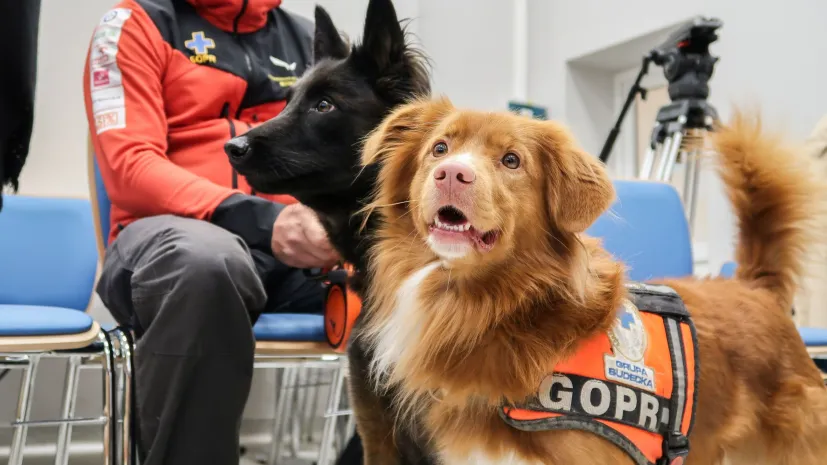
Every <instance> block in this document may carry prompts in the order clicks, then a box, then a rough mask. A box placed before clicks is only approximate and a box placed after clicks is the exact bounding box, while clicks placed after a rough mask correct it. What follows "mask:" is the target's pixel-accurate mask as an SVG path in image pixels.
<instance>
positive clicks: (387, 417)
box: [225, 0, 430, 465]
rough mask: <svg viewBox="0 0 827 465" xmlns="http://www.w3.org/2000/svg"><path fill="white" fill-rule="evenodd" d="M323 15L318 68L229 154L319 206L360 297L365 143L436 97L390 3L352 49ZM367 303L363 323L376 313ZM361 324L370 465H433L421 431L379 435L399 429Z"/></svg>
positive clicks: (361, 388)
mask: <svg viewBox="0 0 827 465" xmlns="http://www.w3.org/2000/svg"><path fill="white" fill-rule="evenodd" d="M315 16H316V18H315V19H316V31H315V37H314V61H315V64H314V66H313V67H312V68H310V69H309V70H308V71H307V72H306V73H305V74H304V76H303V77H302V78H301V79H300V80H299V81H298V82H297V83H296V84H295V85H294V86H293V88H292V91H291V93H290V95H289V97H288V103H287V106H286V107H285V109H284V110H283V111H282V113H281V114H280V115H279V116H278V117H276V118H274V119H272V120H270V121H268V122H266V123H264V124H262V125H261V126H259V127H257V128H255V129H252V130H251V131H249V132H247V133H246V134H244V135H242V136H239V137H236V138H234V139H232V140H231V141H229V142H228V143H227V145H226V147H225V151H226V152H227V155H228V156H229V157H230V162H231V163H232V165H233V166H234V167H235V169H236V170H237V171H238V172H239V173H241V174H242V175H243V176H245V177H246V178H247V181H248V182H249V183H250V185H251V186H253V188H255V189H256V190H258V191H260V192H264V193H273V194H276V193H278V194H289V195H292V196H293V197H295V198H296V199H297V200H298V201H299V202H301V203H303V204H304V205H306V206H308V207H310V208H312V209H313V210H315V211H316V213H317V214H318V216H319V218H320V220H321V222H322V224H323V225H324V227H325V229H326V230H327V233H328V236H329V237H330V239H331V242H332V243H333V245H334V247H336V249H337V250H338V252H339V253H340V254H341V255H342V257H343V259H344V260H345V261H347V262H349V263H351V264H353V265H354V267H355V268H356V271H357V273H356V277H355V278H354V279H353V280H352V281H351V282H350V283H349V284H350V285H351V286H352V287H354V289H355V290H356V291H357V292H360V293H361V291H362V289H363V286H362V283H361V282H360V279H361V276H364V275H365V273H364V271H366V270H367V267H368V266H369V263H367V250H368V249H369V247H370V245H371V243H370V241H371V237H370V231H371V230H372V229H373V225H372V222H371V221H370V219H369V218H368V220H367V222H366V225H365V227H364V229H363V228H362V226H363V220H364V217H363V216H362V215H361V214H360V213H358V212H359V211H360V209H361V208H362V207H363V206H364V205H365V204H366V203H367V202H368V201H369V199H370V196H371V193H372V190H373V187H374V184H375V181H376V170H375V167H370V166H369V167H366V168H364V169H363V167H362V166H361V163H360V157H361V148H362V142H363V139H364V138H365V137H366V136H367V135H368V134H369V133H370V132H371V131H372V130H373V129H374V128H375V127H377V126H378V125H379V123H380V122H381V121H382V119H383V118H384V117H385V116H386V115H387V114H388V113H389V112H390V111H391V110H392V109H394V108H395V107H397V106H398V105H401V104H403V103H406V102H407V101H409V100H412V99H414V98H416V97H420V96H427V95H428V94H429V93H430V82H429V77H428V72H427V59H426V57H425V56H424V55H423V54H422V53H420V52H419V51H418V50H416V49H414V48H413V47H412V46H411V45H410V44H408V43H407V42H406V40H405V32H404V31H403V29H402V27H401V26H400V24H399V21H398V19H397V16H396V11H395V10H394V7H393V4H392V2H391V0H371V1H370V3H369V5H368V11H367V15H366V19H365V27H364V34H363V38H362V43H361V44H358V45H356V46H353V47H352V48H350V47H348V45H347V44H346V42H345V41H344V40H343V39H342V37H341V36H340V34H339V32H338V30H337V29H336V27H335V26H334V24H333V22H332V20H331V19H330V17H329V16H328V14H327V12H325V10H324V9H323V8H321V7H317V8H316V15H315ZM363 297H367V296H363ZM368 300H369V299H366V300H365V302H364V303H363V311H362V315H361V316H360V320H361V319H363V318H365V317H366V316H367V315H369V314H370V311H369V305H370V303H369V301H368ZM359 326H360V322H359V321H357V323H356V327H355V328H354V329H353V333H352V334H353V337H351V340H350V341H349V347H348V357H349V360H350V365H351V369H352V374H351V376H350V378H349V379H350V383H351V385H350V392H351V395H352V397H353V398H352V401H353V402H354V406H355V411H356V415H357V425H358V426H359V431H360V434H362V435H363V437H364V438H365V439H364V442H365V444H364V447H365V456H366V458H367V459H368V462H367V463H371V464H377V463H378V464H380V465H386V464H391V463H399V462H402V463H411V464H413V463H428V462H429V461H428V460H427V459H426V457H425V455H426V454H424V453H423V451H422V450H421V448H420V447H419V446H418V444H419V441H418V440H416V439H415V438H416V437H417V436H418V435H417V434H416V433H415V432H414V431H411V430H408V431H404V432H400V431H399V430H397V435H396V436H397V437H396V438H395V441H393V442H394V443H395V444H394V446H393V447H391V448H388V447H387V445H386V444H384V445H377V441H375V440H374V439H373V438H375V437H377V436H381V441H379V442H384V441H386V440H387V438H388V437H389V436H390V434H391V433H390V432H391V431H393V430H394V428H393V427H394V424H393V423H394V422H393V416H392V413H391V412H392V410H391V405H392V402H391V401H392V396H393V394H392V393H386V394H384V395H381V396H380V395H378V394H377V393H376V392H375V390H374V389H373V386H371V385H369V383H368V382H367V380H368V363H369V360H370V359H371V354H370V352H369V348H367V347H363V345H362V344H360V343H359V341H358V337H357V335H358V332H359ZM377 449H381V450H377ZM389 449H390V450H389Z"/></svg>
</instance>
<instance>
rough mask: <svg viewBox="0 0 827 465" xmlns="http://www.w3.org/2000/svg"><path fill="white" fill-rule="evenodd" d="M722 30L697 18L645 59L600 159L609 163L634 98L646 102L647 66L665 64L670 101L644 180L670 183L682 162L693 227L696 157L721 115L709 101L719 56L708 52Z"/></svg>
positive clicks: (656, 128) (648, 155)
mask: <svg viewBox="0 0 827 465" xmlns="http://www.w3.org/2000/svg"><path fill="white" fill-rule="evenodd" d="M721 26H722V23H721V21H720V20H718V19H714V18H709V19H708V18H703V17H700V16H699V17H696V18H694V19H692V20H691V21H688V22H686V23H685V24H683V25H682V26H681V27H680V28H678V29H677V30H676V31H675V32H673V33H672V34H671V35H670V36H669V38H667V40H666V41H665V42H664V43H663V44H661V45H660V46H658V47H656V48H654V49H652V50H651V51H650V52H649V53H647V54H646V55H645V56H644V57H643V64H642V65H641V67H640V72H639V73H638V76H637V79H636V80H635V83H634V84H633V85H632V88H631V89H629V95H628V96H627V97H626V102H625V103H624V104H623V108H622V109H621V110H620V115H619V116H618V118H617V121H616V122H615V125H614V127H613V128H612V130H611V131H610V132H609V137H608V138H607V139H606V143H605V144H604V145H603V150H602V151H601V152H600V161H602V162H603V163H606V162H607V161H608V159H609V154H610V153H611V151H612V148H613V147H614V144H615V141H616V140H617V136H618V134H619V133H620V126H621V124H622V123H623V119H624V118H625V117H626V112H627V111H628V110H629V108H630V107H631V105H632V103H633V102H634V100H635V97H636V96H637V94H640V96H641V97H642V98H643V99H646V89H644V88H643V87H642V86H641V85H640V83H641V81H642V80H643V76H644V75H646V73H647V72H648V71H649V65H650V64H652V63H654V64H656V65H658V66H661V67H662V68H663V74H664V77H666V80H667V81H669V89H668V90H669V99H670V100H671V103H670V104H668V105H665V106H663V107H662V108H661V109H660V110H659V111H658V114H657V117H656V118H655V126H654V128H653V129H652V136H651V138H650V141H649V149H648V150H647V152H646V157H645V159H644V162H643V167H642V169H641V171H640V177H641V178H642V179H647V180H653V181H660V182H667V183H668V182H671V181H672V176H673V174H674V170H675V165H676V164H678V163H684V165H685V167H686V173H685V179H684V186H683V202H684V208H685V209H686V213H687V216H688V220H689V225H690V227H692V226H693V225H694V220H695V206H696V205H695V203H696V202H695V200H696V197H697V190H698V175H699V171H700V158H699V157H698V156H697V154H698V152H700V151H701V150H703V148H704V144H705V142H706V137H705V136H706V133H707V132H708V131H711V130H712V129H713V127H714V125H715V124H717V121H718V112H717V111H716V110H715V108H714V107H713V106H712V105H710V104H709V103H708V102H707V100H706V99H707V97H709V79H710V77H712V73H713V70H714V68H715V63H716V62H717V61H718V58H717V57H713V56H712V55H710V54H709V44H711V43H712V42H714V41H716V40H717V39H718V36H717V35H716V33H715V31H716V30H717V29H718V28H720V27H721ZM635 159H636V160H637V157H635Z"/></svg>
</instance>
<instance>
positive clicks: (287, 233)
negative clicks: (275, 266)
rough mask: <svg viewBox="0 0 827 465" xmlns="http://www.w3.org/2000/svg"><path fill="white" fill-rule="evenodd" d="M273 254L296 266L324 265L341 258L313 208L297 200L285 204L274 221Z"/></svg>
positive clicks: (326, 265) (322, 266)
mask: <svg viewBox="0 0 827 465" xmlns="http://www.w3.org/2000/svg"><path fill="white" fill-rule="evenodd" d="M270 247H271V248H272V249H273V255H275V257H276V258H278V259H279V260H281V262H282V263H284V264H285V265H287V266H292V267H294V268H324V267H328V266H332V265H333V264H335V263H336V261H338V260H339V255H338V254H337V253H336V251H335V250H334V249H333V246H332V245H330V241H329V240H328V238H327V233H326V232H325V230H324V228H323V227H322V224H321V223H320V222H319V218H318V217H317V216H316V214H315V213H314V212H313V210H311V209H309V208H307V207H306V206H304V205H302V204H300V203H295V204H292V205H288V206H286V207H284V210H282V211H281V213H279V216H278V217H277V218H276V222H275V223H273V238H272V239H271V240H270Z"/></svg>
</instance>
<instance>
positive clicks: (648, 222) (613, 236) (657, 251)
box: [586, 180, 693, 281]
mask: <svg viewBox="0 0 827 465" xmlns="http://www.w3.org/2000/svg"><path fill="white" fill-rule="evenodd" d="M614 186H615V191H616V192H617V200H616V201H615V203H614V204H613V205H612V207H611V208H610V209H609V211H607V212H606V213H604V214H603V215H602V216H601V217H600V218H598V220H597V221H595V223H594V224H593V225H592V226H591V227H590V228H589V229H588V230H587V231H586V233H587V234H588V235H590V236H593V237H599V238H601V239H603V245H604V246H605V247H606V249H607V250H608V251H609V252H610V253H611V254H612V255H613V256H614V257H615V258H616V259H618V260H620V261H622V262H624V263H626V265H627V266H628V268H629V278H630V279H632V280H634V281H647V280H650V279H654V278H674V277H683V276H690V275H691V274H692V268H693V261H692V241H691V239H690V234H689V224H688V222H687V220H686V214H685V213H684V209H683V203H682V202H681V199H680V196H679V195H678V193H677V191H676V190H675V188H674V187H672V186H671V185H669V184H664V183H657V182H650V181H626V180H623V181H621V180H616V181H614Z"/></svg>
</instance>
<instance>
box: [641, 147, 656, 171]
mask: <svg viewBox="0 0 827 465" xmlns="http://www.w3.org/2000/svg"><path fill="white" fill-rule="evenodd" d="M656 156H657V151H656V148H653V147H652V146H651V145H650V146H649V148H648V149H646V156H645V157H644V158H643V167H642V168H641V169H640V178H641V179H649V177H651V176H652V168H654V167H655V157H656Z"/></svg>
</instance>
